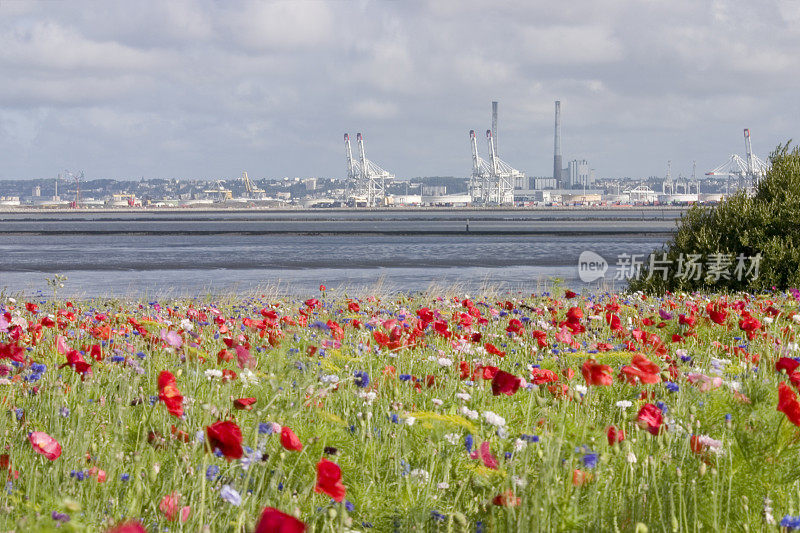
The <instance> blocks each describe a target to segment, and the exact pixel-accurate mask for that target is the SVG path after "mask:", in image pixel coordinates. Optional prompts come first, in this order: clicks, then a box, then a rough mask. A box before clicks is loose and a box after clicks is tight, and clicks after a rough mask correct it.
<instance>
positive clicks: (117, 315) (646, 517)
mask: <svg viewBox="0 0 800 533" xmlns="http://www.w3.org/2000/svg"><path fill="white" fill-rule="evenodd" d="M798 299H800V292H798V291H789V292H770V293H764V294H759V295H752V294H731V295H714V294H697V293H695V294H668V295H666V296H664V297H661V298H654V297H649V296H645V295H643V294H641V293H631V294H609V293H596V294H583V295H578V294H575V293H573V292H571V291H563V290H561V289H558V288H556V289H554V290H553V292H551V293H543V294H534V295H531V294H522V293H501V292H496V291H489V290H487V291H486V292H485V293H481V294H469V295H467V294H455V293H452V292H451V293H447V292H444V291H433V290H432V291H429V292H428V293H424V294H415V295H406V294H402V293H400V294H386V293H383V294H379V293H377V292H376V293H375V294H373V295H369V294H365V295H362V296H361V297H359V298H356V297H352V296H351V297H348V296H347V295H346V294H344V293H343V292H341V291H335V292H330V291H327V290H325V288H324V287H320V292H319V293H316V291H315V294H313V295H308V298H307V299H302V298H300V299H298V298H291V297H285V296H284V297H279V296H273V295H252V296H248V297H232V296H229V297H220V298H216V299H215V298H212V297H205V298H194V299H192V298H185V299H173V300H159V301H138V300H134V299H128V300H117V299H94V300H75V301H66V300H65V299H62V298H55V295H54V299H48V298H39V299H35V300H32V299H25V298H22V297H16V298H10V297H8V296H3V299H2V301H0V406H2V413H3V416H2V418H0V420H1V422H0V431H2V449H1V450H0V469H1V470H2V474H3V476H5V480H4V486H3V490H2V492H0V530H2V531H17V532H23V531H113V532H116V533H122V532H143V531H147V532H153V533H154V532H161V531H191V532H198V531H226V532H227V531H234V532H253V531H257V532H259V533H263V532H268V531H280V532H299V531H317V532H328V531H330V532H333V531H408V530H417V531H442V532H444V531H447V532H462V531H470V532H474V531H477V532H480V531H485V532H489V531H637V532H644V531H780V530H783V531H789V530H795V529H800V461H799V460H798V459H800V429H799V428H798V426H800V401H798V398H797V392H798V387H800V351H798V343H797V340H796V334H797V329H798V327H799V326H798V324H800V313H799V312H798Z"/></svg>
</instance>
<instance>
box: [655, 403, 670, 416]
mask: <svg viewBox="0 0 800 533" xmlns="http://www.w3.org/2000/svg"><path fill="white" fill-rule="evenodd" d="M656 407H658V408H659V409H661V412H662V413H664V414H667V411H669V407H667V404H665V403H664V402H662V401H658V402H656Z"/></svg>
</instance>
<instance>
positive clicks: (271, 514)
mask: <svg viewBox="0 0 800 533" xmlns="http://www.w3.org/2000/svg"><path fill="white" fill-rule="evenodd" d="M305 530H306V525H305V524H304V523H303V522H301V521H300V520H298V519H297V518H295V517H293V516H292V515H288V514H286V513H284V512H281V511H279V510H277V509H275V508H274V507H265V508H264V511H263V512H262V513H261V519H260V520H259V521H258V525H257V526H256V530H255V533H304V532H305Z"/></svg>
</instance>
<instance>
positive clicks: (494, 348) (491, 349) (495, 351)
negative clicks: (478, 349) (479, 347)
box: [483, 342, 506, 357]
mask: <svg viewBox="0 0 800 533" xmlns="http://www.w3.org/2000/svg"><path fill="white" fill-rule="evenodd" d="M483 347H484V348H485V349H486V351H487V352H489V353H490V354H492V355H496V356H498V357H505V356H506V352H504V351H502V350H500V349H499V348H498V347H497V346H495V345H494V344H492V343H491V342H487V343H486V344H484V345H483Z"/></svg>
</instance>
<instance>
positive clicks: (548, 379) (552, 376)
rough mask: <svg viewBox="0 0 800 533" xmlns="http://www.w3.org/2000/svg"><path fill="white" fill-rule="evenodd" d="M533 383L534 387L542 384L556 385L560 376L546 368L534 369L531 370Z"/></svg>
mask: <svg viewBox="0 0 800 533" xmlns="http://www.w3.org/2000/svg"><path fill="white" fill-rule="evenodd" d="M531 381H533V384H534V385H541V384H542V383H555V382H556V381H558V375H557V374H556V373H555V372H553V371H552V370H548V369H546V368H533V369H531Z"/></svg>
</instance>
